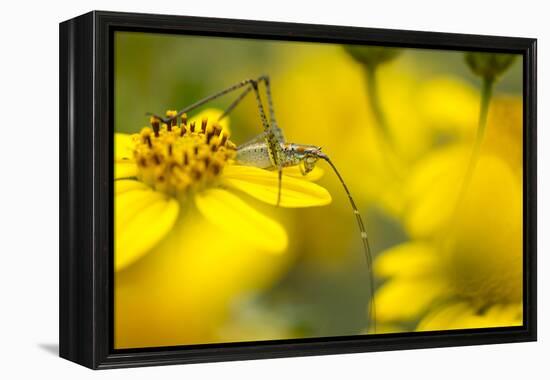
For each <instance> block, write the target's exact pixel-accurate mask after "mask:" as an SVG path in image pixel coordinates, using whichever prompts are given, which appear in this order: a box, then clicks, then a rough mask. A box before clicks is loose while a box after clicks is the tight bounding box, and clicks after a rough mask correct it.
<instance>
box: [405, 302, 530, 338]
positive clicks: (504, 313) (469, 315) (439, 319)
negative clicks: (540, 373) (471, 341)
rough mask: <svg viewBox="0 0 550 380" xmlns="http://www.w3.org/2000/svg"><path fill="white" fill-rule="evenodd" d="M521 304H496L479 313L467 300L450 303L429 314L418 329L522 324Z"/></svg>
mask: <svg viewBox="0 0 550 380" xmlns="http://www.w3.org/2000/svg"><path fill="white" fill-rule="evenodd" d="M522 323H523V321H522V306H521V304H510V305H494V306H492V307H491V308H489V309H488V310H487V311H486V312H484V313H482V314H479V313H476V311H475V310H474V309H473V308H472V306H471V305H469V304H467V303H465V302H459V303H453V304H450V305H449V304H448V305H445V306H443V307H440V308H437V309H435V310H434V311H432V312H431V313H429V314H427V315H426V316H425V317H424V318H423V319H422V320H421V321H420V323H419V324H418V326H417V328H416V330H417V331H438V330H451V329H474V328H487V327H509V326H521V325H522Z"/></svg>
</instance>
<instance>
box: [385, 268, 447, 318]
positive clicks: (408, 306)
mask: <svg viewBox="0 0 550 380" xmlns="http://www.w3.org/2000/svg"><path fill="white" fill-rule="evenodd" d="M445 292H446V286H445V284H444V282H443V281H440V280H439V279H437V278H426V279H410V278H400V277H398V278H395V279H392V280H389V281H387V282H386V283H385V284H383V285H382V286H381V287H380V288H379V289H378V291H377V292H376V319H377V320H378V321H380V322H395V321H410V320H414V319H416V318H418V317H419V316H420V315H421V314H422V313H423V312H424V311H425V310H426V309H427V308H428V307H429V306H430V305H431V304H432V303H433V302H434V301H435V300H437V299H438V298H439V297H440V296H441V295H443V294H445Z"/></svg>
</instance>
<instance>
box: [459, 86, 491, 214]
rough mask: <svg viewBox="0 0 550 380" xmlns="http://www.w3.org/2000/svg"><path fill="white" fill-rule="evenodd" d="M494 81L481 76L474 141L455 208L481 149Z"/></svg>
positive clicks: (460, 200)
mask: <svg viewBox="0 0 550 380" xmlns="http://www.w3.org/2000/svg"><path fill="white" fill-rule="evenodd" d="M494 83H495V81H494V78H492V77H485V78H483V84H482V88H481V105H480V110H479V120H478V125H477V132H476V137H475V141H474V146H473V147H472V153H471V154H470V159H469V160H468V166H467V167H466V173H465V174H464V179H463V181H462V186H461V187H460V192H459V193H458V198H457V202H456V207H455V210H456V209H458V208H459V207H460V205H461V204H462V200H463V198H464V195H465V193H466V190H467V189H468V186H469V185H470V182H471V180H472V176H473V174H474V170H475V167H476V164H477V161H478V159H479V152H480V149H481V143H482V142H483V136H484V135H485V129H486V127H487V115H488V113H489V104H490V103H491V97H492V95H493V85H494Z"/></svg>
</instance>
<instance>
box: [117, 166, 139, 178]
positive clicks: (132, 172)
mask: <svg viewBox="0 0 550 380" xmlns="http://www.w3.org/2000/svg"><path fill="white" fill-rule="evenodd" d="M137 174H138V167H137V165H136V164H135V163H133V162H115V179H119V178H130V177H135V176H137Z"/></svg>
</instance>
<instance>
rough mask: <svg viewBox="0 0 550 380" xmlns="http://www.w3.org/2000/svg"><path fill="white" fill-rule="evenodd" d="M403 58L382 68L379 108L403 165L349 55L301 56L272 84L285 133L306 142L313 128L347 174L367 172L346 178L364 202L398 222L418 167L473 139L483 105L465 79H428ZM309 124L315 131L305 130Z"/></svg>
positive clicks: (336, 50)
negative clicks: (437, 152)
mask: <svg viewBox="0 0 550 380" xmlns="http://www.w3.org/2000/svg"><path fill="white" fill-rule="evenodd" d="M404 59H405V57H400V58H397V59H395V60H394V61H392V62H390V63H387V64H384V65H381V66H380V67H379V68H378V70H379V72H378V74H379V81H378V82H379V90H380V105H381V108H382V111H383V112H384V113H385V116H386V119H387V123H388V130H389V135H390V136H391V138H392V140H393V141H392V145H393V147H394V149H395V152H396V155H397V156H398V159H395V157H394V158H392V157H391V156H390V155H389V154H388V152H387V147H388V145H387V144H385V143H384V142H383V141H382V140H383V136H382V135H381V134H380V133H379V131H378V129H377V128H376V123H377V121H376V118H375V117H374V115H373V111H372V109H371V107H370V105H369V101H368V100H369V98H368V96H369V95H368V93H367V89H366V85H365V76H364V73H363V69H362V67H361V65H360V64H358V63H356V62H355V61H354V60H353V58H352V57H350V56H349V55H348V54H346V52H345V51H344V49H342V48H340V47H339V46H335V47H330V48H329V47H323V48H319V49H318V51H312V52H311V54H309V55H306V56H305V57H304V56H300V55H299V54H294V55H293V56H290V57H288V59H287V60H286V61H285V62H286V66H285V68H284V70H283V72H282V73H280V74H278V77H280V78H281V79H282V80H280V81H273V86H274V91H273V93H274V96H275V99H274V100H275V103H276V104H277V111H278V118H279V121H280V124H281V125H282V126H284V128H285V131H286V132H287V133H288V134H289V135H292V136H294V138H295V139H296V140H298V141H305V142H307V140H306V139H308V138H309V139H311V137H310V136H311V130H314V131H315V144H317V145H320V146H322V147H323V150H324V151H325V152H327V153H328V154H333V155H337V157H338V161H339V165H340V169H341V170H342V171H343V172H346V171H349V172H350V173H359V172H360V173H361V175H347V176H346V180H347V181H348V184H349V185H350V188H351V189H352V190H353V191H354V194H355V197H356V198H358V199H357V200H358V201H359V203H367V202H368V203H370V204H374V205H375V206H376V207H378V208H380V209H382V210H384V211H385V212H386V213H388V214H390V215H392V216H396V217H400V216H401V214H402V213H403V211H404V210H403V208H404V206H405V199H403V196H402V194H403V191H402V189H403V185H404V181H405V180H406V178H407V174H408V172H409V170H410V169H411V167H412V166H413V165H414V164H415V163H416V162H417V161H418V160H419V159H420V158H422V157H423V156H424V155H425V154H426V152H427V151H429V150H430V149H431V148H433V146H434V145H436V144H437V143H438V140H439V139H440V136H441V135H443V137H444V138H446V139H449V137H450V138H451V139H452V138H461V137H464V136H466V137H471V136H473V134H474V132H475V127H476V125H477V112H478V107H479V95H478V94H477V92H476V91H475V89H474V88H473V87H471V86H470V85H468V84H467V83H465V82H464V81H462V80H460V79H457V78H454V77H452V76H441V75H439V76H435V77H434V76H432V77H429V78H426V79H424V78H421V75H420V74H419V70H417V69H416V68H415V62H414V61H412V62H411V61H406V60H405V61H403V60H404ZM278 94H284V96H280V97H278ZM297 107H299V109H300V112H296V108H297ZM304 119H305V120H307V123H308V125H310V127H309V128H303V124H304ZM329 180H334V179H332V178H330V179H329ZM346 206H347V205H345V204H344V203H343V202H342V207H344V208H345V207H346Z"/></svg>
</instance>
